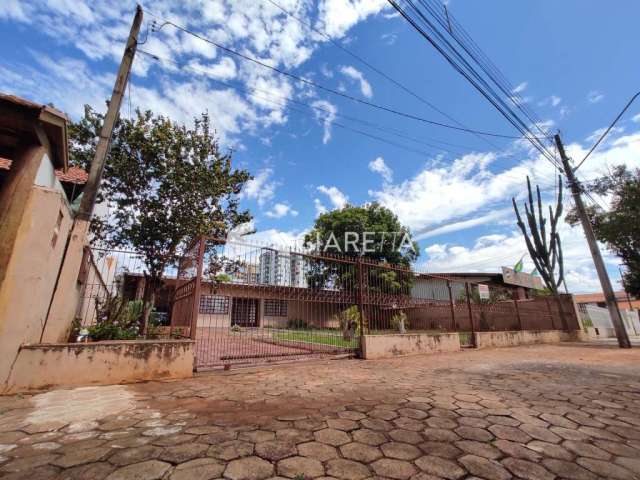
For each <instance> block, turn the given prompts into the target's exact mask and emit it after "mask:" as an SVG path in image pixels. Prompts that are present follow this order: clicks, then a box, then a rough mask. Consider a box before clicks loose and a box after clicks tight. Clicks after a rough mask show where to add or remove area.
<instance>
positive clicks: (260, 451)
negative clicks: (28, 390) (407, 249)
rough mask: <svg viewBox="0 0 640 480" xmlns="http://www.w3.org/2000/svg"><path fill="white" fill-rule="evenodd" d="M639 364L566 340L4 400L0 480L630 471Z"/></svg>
mask: <svg viewBox="0 0 640 480" xmlns="http://www.w3.org/2000/svg"><path fill="white" fill-rule="evenodd" d="M639 365H640V349H633V350H619V349H617V348H615V347H614V346H602V345H600V346H595V345H593V346H588V345H580V344H563V345H557V346H549V345H546V346H531V347H519V348H505V349H493V350H481V351H473V350H465V351H463V352H460V353H452V354H440V355H428V356H415V357H407V358H397V359H392V360H378V361H361V360H323V361H315V362H305V363H295V364H291V365H280V366H271V367H260V368H255V369H245V370H241V369H238V370H231V371H228V372H216V373H207V374H201V375H198V376H197V377H195V378H193V379H189V380H181V381H171V382H148V383H144V384H136V385H117V386H109V387H83V388H76V389H69V390H56V391H52V392H47V393H42V394H38V395H31V396H27V395H25V396H11V397H0V478H2V479H15V478H29V479H30V480H34V479H41V478H65V479H101V478H109V479H110V480H115V479H160V478H170V479H174V480H175V479H214V478H227V479H229V480H243V479H247V480H263V479H268V478H272V477H284V478H297V479H301V478H303V477H305V478H310V479H311V478H327V477H331V478H337V479H344V480H363V479H365V478H390V479H394V480H413V479H415V480H430V479H437V478H446V479H461V478H487V479H508V478H528V479H553V478H568V479H595V478H616V479H618V478H620V479H627V478H629V479H631V478H640V369H639Z"/></svg>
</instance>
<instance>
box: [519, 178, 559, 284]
mask: <svg viewBox="0 0 640 480" xmlns="http://www.w3.org/2000/svg"><path fill="white" fill-rule="evenodd" d="M558 185H559V188H558V200H557V204H556V208H555V212H554V210H553V208H552V207H551V205H549V221H550V227H551V231H550V232H549V235H548V238H547V219H546V218H544V216H543V214H542V199H541V197H540V187H538V186H537V185H536V194H537V201H538V208H537V215H536V209H535V207H534V202H533V192H532V191H531V181H530V180H529V177H528V176H527V189H528V191H529V196H528V200H529V201H528V204H527V202H525V203H524V210H525V214H526V217H527V224H528V226H529V231H527V226H526V225H525V223H524V222H523V221H522V217H521V216H520V211H519V210H518V205H517V204H516V199H515V198H512V199H511V201H512V202H513V209H514V210H515V212H516V217H517V219H518V227H519V228H520V230H521V231H522V234H523V235H524V240H525V242H526V244H527V250H528V251H529V255H530V256H531V259H532V260H533V263H534V265H535V266H536V269H537V270H538V272H539V273H540V277H541V278H542V281H543V282H544V284H545V286H546V287H547V288H548V289H549V290H550V291H551V292H552V293H553V294H554V295H558V288H559V287H560V285H562V282H564V262H563V258H562V244H561V243H560V235H559V234H558V228H557V227H558V220H559V219H560V216H561V215H562V177H560V176H558ZM556 269H557V271H558V274H557V275H556Z"/></svg>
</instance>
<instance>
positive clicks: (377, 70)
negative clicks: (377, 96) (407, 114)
mask: <svg viewBox="0 0 640 480" xmlns="http://www.w3.org/2000/svg"><path fill="white" fill-rule="evenodd" d="M265 1H267V2H269V3H270V4H271V5H273V6H275V7H276V8H278V9H279V10H280V11H282V12H283V13H284V14H285V15H287V16H288V17H290V18H293V19H294V20H296V21H297V22H298V23H300V24H301V25H304V26H306V27H307V28H309V29H310V30H312V31H314V32H316V33H317V34H318V35H320V36H322V37H324V38H325V39H327V40H328V41H329V42H330V43H331V44H332V45H334V46H336V47H337V48H339V49H340V50H342V51H343V52H345V53H346V54H347V55H349V56H351V57H352V58H354V59H356V60H357V61H359V62H360V63H362V64H363V65H365V66H366V67H367V68H369V69H370V70H371V71H373V72H375V73H377V74H378V75H380V76H381V77H383V78H384V79H386V80H388V81H389V82H391V83H392V84H393V85H395V86H396V87H398V88H400V89H401V90H403V91H404V92H406V93H408V94H409V95H411V96H412V97H414V98H415V99H417V100H419V101H420V102H422V103H424V104H425V105H427V106H428V107H429V108H431V109H432V110H434V111H436V112H437V113H439V114H440V115H442V116H444V117H446V118H448V119H449V120H451V121H452V122H454V123H455V124H456V125H458V126H459V127H464V128H467V129H468V127H467V126H466V125H464V124H463V123H461V122H459V121H458V120H456V119H455V118H454V117H452V116H451V115H449V114H448V113H446V112H444V111H443V110H441V109H440V108H438V107H437V106H435V105H434V104H433V103H431V102H430V101H428V100H427V99H425V98H424V97H422V96H421V95H419V94H417V93H416V92H415V91H413V90H411V89H410V88H409V87H407V86H406V85H404V84H403V83H401V82H399V81H398V80H396V79H395V78H393V77H391V76H390V75H389V74H387V73H385V72H384V71H383V70H381V69H380V68H378V67H376V66H375V65H373V64H372V63H371V62H369V61H368V60H366V59H365V58H363V57H362V56H360V55H358V54H356V53H354V52H353V51H352V50H350V49H348V48H346V47H345V46H344V45H342V44H341V43H340V42H337V41H336V40H334V39H333V38H332V37H331V35H329V34H328V33H326V32H324V31H322V30H320V29H319V28H316V27H314V26H313V25H312V24H311V23H309V22H306V21H304V20H303V19H301V18H300V17H299V16H297V15H294V14H293V13H291V12H290V11H289V10H287V9H286V8H284V7H283V6H282V5H280V4H278V3H277V2H275V1H274V0H265ZM474 135H476V136H477V137H478V138H479V139H480V140H482V141H484V142H486V143H487V144H488V145H490V146H491V147H492V148H495V149H498V150H499V149H500V147H498V146H497V145H495V144H494V143H492V142H490V141H489V140H488V139H486V138H484V137H482V136H480V135H479V134H477V133H474Z"/></svg>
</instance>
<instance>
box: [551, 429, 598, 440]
mask: <svg viewBox="0 0 640 480" xmlns="http://www.w3.org/2000/svg"><path fill="white" fill-rule="evenodd" d="M549 430H551V431H552V432H553V433H555V434H556V435H558V436H560V437H562V438H564V439H565V440H580V441H585V440H589V435H587V434H586V433H582V432H581V431H580V430H577V429H576V430H574V429H572V428H565V427H555V426H554V427H549Z"/></svg>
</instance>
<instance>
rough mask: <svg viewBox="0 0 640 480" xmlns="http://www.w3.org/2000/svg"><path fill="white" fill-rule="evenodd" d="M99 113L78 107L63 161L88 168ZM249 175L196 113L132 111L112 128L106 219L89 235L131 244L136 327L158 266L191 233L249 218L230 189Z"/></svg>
mask: <svg viewBox="0 0 640 480" xmlns="http://www.w3.org/2000/svg"><path fill="white" fill-rule="evenodd" d="M102 121H103V116H102V115H100V114H99V113H97V112H95V111H94V110H92V109H91V108H90V107H88V106H87V107H86V108H85V115H84V117H83V118H82V119H81V120H80V121H79V122H78V123H75V124H72V125H71V126H70V128H69V133H70V138H71V148H70V153H71V155H70V156H71V158H72V161H73V163H74V164H75V165H79V166H81V167H83V168H85V169H88V168H89V166H90V162H91V160H92V158H93V154H94V151H95V147H96V145H97V138H98V132H99V128H100V126H101V125H102ZM250 178H251V177H250V175H249V173H248V172H247V171H246V170H238V169H233V168H232V167H231V155H230V154H225V153H222V152H221V151H220V149H219V146H218V141H217V139H216V138H215V133H214V132H213V131H212V129H211V125H210V119H209V117H208V115H206V114H204V115H202V116H200V117H198V118H196V119H195V120H194V126H193V128H187V127H186V126H183V125H179V124H177V123H175V122H173V121H172V120H170V119H168V118H166V117H163V116H157V115H154V114H153V113H152V112H150V111H146V112H141V111H137V112H136V114H135V116H134V118H132V119H122V118H121V119H120V120H119V121H118V122H117V124H116V127H115V130H114V133H113V138H112V142H111V148H110V152H109V155H108V157H107V162H106V166H105V171H104V176H103V181H102V185H101V189H100V194H99V197H98V200H99V201H104V202H106V204H107V205H108V206H109V215H108V216H102V217H100V216H96V217H95V218H94V219H93V220H92V232H93V234H94V235H95V237H96V239H97V240H98V241H101V242H103V243H104V244H106V245H107V246H108V247H110V248H131V249H133V250H135V251H137V252H139V253H140V254H141V255H142V257H143V259H144V263H145V267H146V271H145V280H146V281H145V292H144V302H145V314H144V315H143V320H142V324H141V329H142V330H144V329H145V327H146V322H147V321H148V318H149V313H150V310H151V307H152V305H153V298H154V294H155V291H156V289H157V288H158V287H159V286H160V283H161V278H162V274H163V272H164V270H165V268H167V267H169V266H171V265H175V264H176V262H177V260H178V258H179V255H180V252H181V250H182V249H184V248H185V247H186V246H187V244H188V243H189V242H190V241H191V240H192V239H193V238H195V237H196V236H198V235H213V236H216V237H221V238H224V237H225V236H226V234H227V232H228V231H229V230H230V229H232V228H235V227H236V226H238V225H240V224H243V223H245V222H248V221H249V220H250V219H251V215H250V214H249V212H248V211H246V210H241V209H240V208H239V205H238V203H239V198H238V194H239V193H240V190H241V189H242V187H243V185H244V184H245V183H246V182H247V180H249V179H250Z"/></svg>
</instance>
